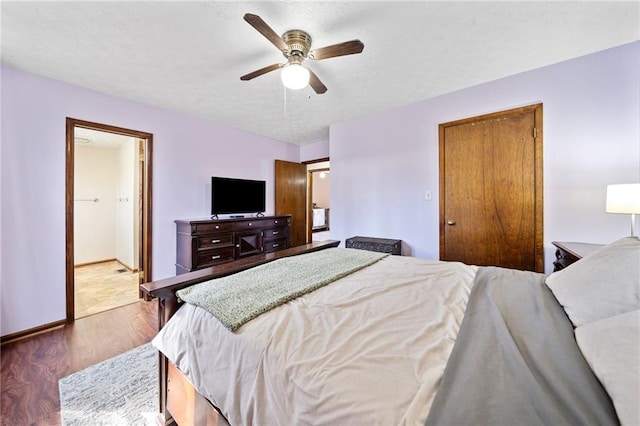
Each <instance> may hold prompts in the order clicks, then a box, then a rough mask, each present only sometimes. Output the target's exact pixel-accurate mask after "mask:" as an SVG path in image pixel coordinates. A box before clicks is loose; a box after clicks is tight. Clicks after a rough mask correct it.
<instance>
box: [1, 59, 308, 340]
mask: <svg viewBox="0 0 640 426" xmlns="http://www.w3.org/2000/svg"><path fill="white" fill-rule="evenodd" d="M1 72H2V75H1V78H2V151H1V166H0V167H1V173H2V175H1V176H2V181H1V184H2V194H1V195H2V208H1V216H0V217H1V221H2V222H1V232H2V247H1V249H0V250H1V251H0V253H1V255H2V258H1V260H2V262H1V280H2V281H1V283H0V298H1V311H2V313H1V325H0V332H1V334H2V335H3V336H4V335H6V334H10V333H14V332H18V331H22V330H26V329H30V328H33V327H37V326H40V325H42V324H47V323H51V322H54V321H58V320H62V319H64V318H65V118H66V117H72V118H77V119H81V120H87V121H93V122H98V123H104V124H109V125H113V126H119V127H124V128H129V129H135V130H140V131H145V132H149V133H152V134H153V137H154V140H153V143H154V145H153V278H154V279H159V278H164V277H168V276H172V275H175V269H174V268H175V267H174V263H175V225H174V223H173V221H174V219H177V218H192V217H205V216H206V215H207V214H208V213H209V202H210V177H211V176H212V175H220V176H233V177H245V178H249V179H264V180H266V181H267V212H273V209H274V202H273V194H274V189H273V171H274V160H275V159H282V160H288V161H300V158H299V147H298V146H296V145H292V144H288V143H284V142H280V141H276V140H272V139H268V138H265V137H261V136H257V135H255V134H251V133H248V132H244V131H241V130H237V129H232V128H229V127H224V126H220V125H217V124H215V123H211V122H207V121H204V120H201V119H196V118H193V117H188V116H186V115H182V114H178V113H174V112H170V111H166V110H161V109H157V108H153V107H149V106H146V105H142V104H139V103H135V102H130V101H127V100H124V99H120V98H115V97H112V96H107V95H104V94H101V93H98V92H95V91H92V90H88V89H84V88H80V87H77V86H73V85H69V84H66V83H62V82H59V81H55V80H51V79H47V78H42V77H38V76H35V75H32V74H28V73H24V72H21V71H18V70H15V69H12V68H9V67H2V68H1Z"/></svg>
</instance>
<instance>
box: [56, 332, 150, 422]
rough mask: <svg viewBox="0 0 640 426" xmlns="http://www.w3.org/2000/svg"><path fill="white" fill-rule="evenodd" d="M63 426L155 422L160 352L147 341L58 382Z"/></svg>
mask: <svg viewBox="0 0 640 426" xmlns="http://www.w3.org/2000/svg"><path fill="white" fill-rule="evenodd" d="M58 387H59V389H60V411H61V413H60V415H61V420H62V426H80V425H92V426H93V425H104V426H115V425H123V426H125V425H126V426H130V425H140V426H146V425H149V426H151V425H156V424H157V423H156V418H157V415H158V412H159V411H158V410H159V408H158V351H157V350H156V349H155V348H154V347H153V346H152V345H151V343H147V344H145V345H142V346H139V347H137V348H135V349H132V350H130V351H128V352H125V353H123V354H120V355H117V356H115V357H113V358H109V359H107V360H106V361H103V362H101V363H99V364H96V365H93V366H91V367H89V368H86V369H84V370H81V371H78V372H77V373H74V374H71V375H69V376H67V377H63V378H62V379H60V380H59V381H58Z"/></svg>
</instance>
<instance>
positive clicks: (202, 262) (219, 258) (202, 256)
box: [194, 247, 235, 269]
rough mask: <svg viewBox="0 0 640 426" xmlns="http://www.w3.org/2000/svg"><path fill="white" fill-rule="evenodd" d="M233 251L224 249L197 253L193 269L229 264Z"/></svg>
mask: <svg viewBox="0 0 640 426" xmlns="http://www.w3.org/2000/svg"><path fill="white" fill-rule="evenodd" d="M234 250H235V248H234V247H225V248H220V249H213V250H206V251H201V252H198V254H197V256H196V262H195V265H194V269H198V268H204V267H207V266H212V265H216V264H218V263H224V262H229V261H231V260H233V254H234Z"/></svg>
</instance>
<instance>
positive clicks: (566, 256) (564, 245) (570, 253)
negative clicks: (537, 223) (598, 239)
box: [551, 241, 603, 272]
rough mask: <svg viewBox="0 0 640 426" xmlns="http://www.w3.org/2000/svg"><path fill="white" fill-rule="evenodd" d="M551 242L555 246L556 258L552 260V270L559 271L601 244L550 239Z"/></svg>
mask: <svg viewBox="0 0 640 426" xmlns="http://www.w3.org/2000/svg"><path fill="white" fill-rule="evenodd" d="M551 244H553V245H554V246H556V260H555V261H554V262H553V272H558V271H561V270H562V269H564V268H566V267H567V266H569V265H571V264H572V263H574V262H577V261H578V260H580V259H582V258H583V257H585V256H586V255H588V254H589V253H591V252H594V251H596V250H598V249H599V248H601V247H602V246H603V245H602V244H590V243H572V242H566V241H552V242H551Z"/></svg>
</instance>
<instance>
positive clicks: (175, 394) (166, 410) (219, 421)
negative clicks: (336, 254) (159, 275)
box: [141, 240, 340, 426]
mask: <svg viewBox="0 0 640 426" xmlns="http://www.w3.org/2000/svg"><path fill="white" fill-rule="evenodd" d="M339 244H340V241H336V240H327V241H315V242H313V243H309V244H305V245H301V246H297V247H292V248H289V249H286V250H280V251H276V252H272V253H266V254H261V255H256V256H250V257H245V258H243V259H239V260H236V261H233V262H229V263H224V264H222V265H217V266H212V267H210V268H205V269H200V270H197V271H193V272H188V273H186V274H182V275H178V276H175V277H171V278H166V279H164V280H159V281H153V282H149V283H145V284H142V286H141V289H142V292H143V293H144V294H145V296H146V297H151V298H156V299H158V330H160V329H161V328H162V327H163V326H164V325H165V324H166V323H167V321H169V319H170V318H171V317H172V316H173V314H174V313H175V312H176V311H177V310H178V308H179V307H180V302H179V301H178V298H177V297H176V291H178V290H180V289H183V288H185V287H189V286H191V285H194V284H197V283H200V282H204V281H208V280H211V279H214V278H220V277H224V276H227V275H231V274H234V273H236V272H240V271H244V270H245V269H249V268H252V267H254V266H258V265H262V264H265V263H269V262H272V261H274V260H276V259H281V258H283V257H289V256H295V255H298V254H304V253H311V252H315V251H319V250H324V249H327V248H331V247H337V246H338V245H339ZM159 356H160V359H159V361H160V362H159V370H160V371H159V376H158V377H159V386H160V414H159V421H160V424H164V425H172V424H176V423H178V424H179V425H180V426H186V425H207V426H213V425H226V424H228V423H227V422H226V419H225V418H224V416H222V415H221V414H220V413H219V412H218V411H217V410H216V408H215V407H213V405H211V404H210V403H209V401H207V400H206V399H205V398H204V397H203V396H202V395H200V394H198V392H197V391H196V390H195V389H194V388H193V386H191V384H190V383H189V381H188V380H187V378H186V377H185V376H184V375H183V374H182V373H181V372H180V370H178V368H177V367H175V366H174V365H173V364H171V363H170V362H169V360H167V358H166V357H165V356H164V355H163V354H162V353H160V355H159Z"/></svg>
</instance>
